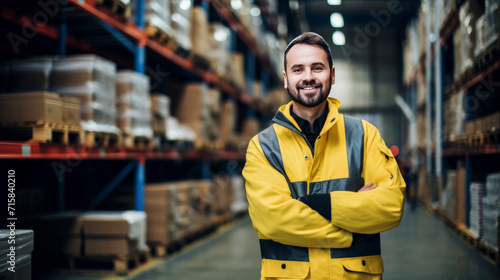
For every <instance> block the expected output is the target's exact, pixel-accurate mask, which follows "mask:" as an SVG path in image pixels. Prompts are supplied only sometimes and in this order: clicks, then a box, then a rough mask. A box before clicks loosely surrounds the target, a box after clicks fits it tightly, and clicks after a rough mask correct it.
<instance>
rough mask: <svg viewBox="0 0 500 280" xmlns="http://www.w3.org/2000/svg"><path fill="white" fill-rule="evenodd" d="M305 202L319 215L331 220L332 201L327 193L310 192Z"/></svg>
mask: <svg viewBox="0 0 500 280" xmlns="http://www.w3.org/2000/svg"><path fill="white" fill-rule="evenodd" d="M306 200H307V201H306V204H307V205H309V207H311V208H312V209H313V210H316V211H317V212H318V213H319V214H320V215H321V216H323V217H325V218H326V219H327V220H330V221H331V220H332V202H331V198H330V194H329V193H325V194H311V195H308V196H307V198H306Z"/></svg>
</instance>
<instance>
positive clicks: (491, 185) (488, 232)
mask: <svg viewBox="0 0 500 280" xmlns="http://www.w3.org/2000/svg"><path fill="white" fill-rule="evenodd" d="M499 217H500V172H496V173H492V174H488V175H487V176H486V196H485V197H484V198H483V218H484V223H483V237H482V241H483V242H484V243H485V244H486V245H488V246H490V247H491V248H493V249H495V250H496V251H497V252H498V250H499V246H498V245H499V243H498V239H499V235H498V232H499V227H498V220H499Z"/></svg>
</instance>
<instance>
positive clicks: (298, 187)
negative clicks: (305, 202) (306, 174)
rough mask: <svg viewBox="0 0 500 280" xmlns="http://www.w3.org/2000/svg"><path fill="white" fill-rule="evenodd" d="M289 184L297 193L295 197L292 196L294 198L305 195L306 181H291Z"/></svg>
mask: <svg viewBox="0 0 500 280" xmlns="http://www.w3.org/2000/svg"><path fill="white" fill-rule="evenodd" d="M285 177H286V175H285ZM290 186H291V187H293V188H294V189H295V193H296V194H297V195H298V196H297V197H294V198H295V199H297V198H299V197H303V196H306V195H307V182H306V181H300V182H293V183H292V184H291V185H290Z"/></svg>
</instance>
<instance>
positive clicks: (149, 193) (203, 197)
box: [145, 181, 214, 245]
mask: <svg viewBox="0 0 500 280" xmlns="http://www.w3.org/2000/svg"><path fill="white" fill-rule="evenodd" d="M213 195H214V192H213V189H212V185H211V183H210V182H209V181H178V182H168V183H158V184H148V185H147V186H146V205H145V207H146V212H147V213H148V221H147V225H148V226H147V228H148V231H147V240H148V243H151V244H160V245H169V244H170V243H171V242H175V241H179V240H182V239H185V238H186V237H187V236H189V235H191V234H194V233H196V232H198V231H200V230H203V229H206V228H209V227H211V226H212V224H213V202H214V201H213V199H212V197H213Z"/></svg>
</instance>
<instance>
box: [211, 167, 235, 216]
mask: <svg viewBox="0 0 500 280" xmlns="http://www.w3.org/2000/svg"><path fill="white" fill-rule="evenodd" d="M212 181H213V184H214V197H213V199H214V212H215V215H216V216H222V215H226V214H228V213H230V211H231V204H232V203H233V201H234V197H233V195H234V189H233V185H232V183H233V182H232V178H231V177H230V176H227V174H220V175H216V176H214V177H213V178H212Z"/></svg>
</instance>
